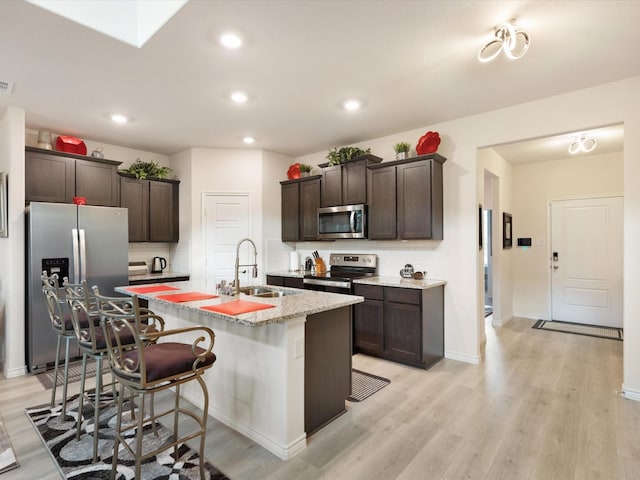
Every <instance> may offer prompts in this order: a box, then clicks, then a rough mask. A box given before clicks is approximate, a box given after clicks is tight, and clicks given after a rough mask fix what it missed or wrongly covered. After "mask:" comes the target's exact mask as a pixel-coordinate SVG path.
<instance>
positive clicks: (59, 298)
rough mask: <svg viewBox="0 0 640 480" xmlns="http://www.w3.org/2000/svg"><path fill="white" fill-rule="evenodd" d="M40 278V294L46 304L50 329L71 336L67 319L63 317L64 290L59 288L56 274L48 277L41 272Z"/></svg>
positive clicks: (64, 309) (64, 306) (64, 308)
mask: <svg viewBox="0 0 640 480" xmlns="http://www.w3.org/2000/svg"><path fill="white" fill-rule="evenodd" d="M40 278H41V279H42V293H43V294H44V298H45V301H46V304H47V311H48V312H49V318H50V320H51V327H52V328H53V329H54V330H55V331H57V332H58V333H62V334H71V333H72V330H73V329H72V327H71V325H70V323H69V322H67V321H66V319H67V318H69V317H68V316H66V315H65V312H66V298H65V295H64V290H63V289H62V288H61V287H60V286H59V283H58V274H57V273H54V274H53V275H51V276H48V275H47V272H46V271H43V272H42V276H41V277H40Z"/></svg>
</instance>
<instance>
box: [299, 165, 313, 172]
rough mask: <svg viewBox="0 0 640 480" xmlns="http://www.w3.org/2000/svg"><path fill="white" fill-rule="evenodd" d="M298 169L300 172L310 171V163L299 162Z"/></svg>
mask: <svg viewBox="0 0 640 480" xmlns="http://www.w3.org/2000/svg"><path fill="white" fill-rule="evenodd" d="M300 171H301V172H303V173H304V172H310V171H311V165H307V164H306V163H301V164H300Z"/></svg>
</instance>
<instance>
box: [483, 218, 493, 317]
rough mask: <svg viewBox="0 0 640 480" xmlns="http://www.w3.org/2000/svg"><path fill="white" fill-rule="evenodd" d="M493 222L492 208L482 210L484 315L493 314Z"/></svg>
mask: <svg viewBox="0 0 640 480" xmlns="http://www.w3.org/2000/svg"><path fill="white" fill-rule="evenodd" d="M492 224H493V210H491V209H489V208H484V209H483V210H482V237H483V239H482V244H483V245H486V246H485V248H484V255H483V257H484V316H485V318H486V317H488V316H489V315H492V314H493V248H492V246H493V245H492V241H493V236H492V235H491V229H492V227H491V226H492Z"/></svg>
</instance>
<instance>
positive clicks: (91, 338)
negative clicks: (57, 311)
mask: <svg viewBox="0 0 640 480" xmlns="http://www.w3.org/2000/svg"><path fill="white" fill-rule="evenodd" d="M64 280H65V281H64V283H63V286H64V290H65V296H66V299H67V303H68V305H69V310H70V312H71V321H72V323H73V329H74V331H75V333H76V337H77V338H78V340H79V341H80V342H81V344H85V345H86V344H91V350H92V351H93V352H96V351H97V350H98V346H97V345H96V338H97V337H96V329H97V328H98V326H99V325H100V312H99V311H98V306H97V302H96V299H95V297H94V296H93V294H92V293H91V291H90V289H89V287H88V286H87V282H86V280H83V281H82V282H81V283H69V280H68V279H67V278H65V279H64Z"/></svg>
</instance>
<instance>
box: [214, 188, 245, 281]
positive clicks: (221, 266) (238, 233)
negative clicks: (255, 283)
mask: <svg viewBox="0 0 640 480" xmlns="http://www.w3.org/2000/svg"><path fill="white" fill-rule="evenodd" d="M204 218H205V221H204V228H205V232H204V236H205V256H206V262H207V267H206V279H205V284H206V286H207V288H213V289H215V287H216V284H217V283H220V281H221V280H226V281H227V283H229V282H230V281H232V280H233V279H234V277H235V260H236V246H237V245H238V242H239V241H240V240H242V239H243V238H247V237H249V234H250V231H249V221H250V219H249V196H248V195H246V194H239V195H228V194H226V195H217V194H206V195H205V196H204ZM241 254H242V256H243V258H241V260H243V261H242V262H241V263H247V262H246V261H245V260H248V259H249V257H246V255H245V254H244V249H243V251H241ZM244 257H246V258H244ZM251 260H253V257H251ZM247 278H248V277H247V274H246V273H244V274H241V275H240V285H243V284H244V285H247Z"/></svg>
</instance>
